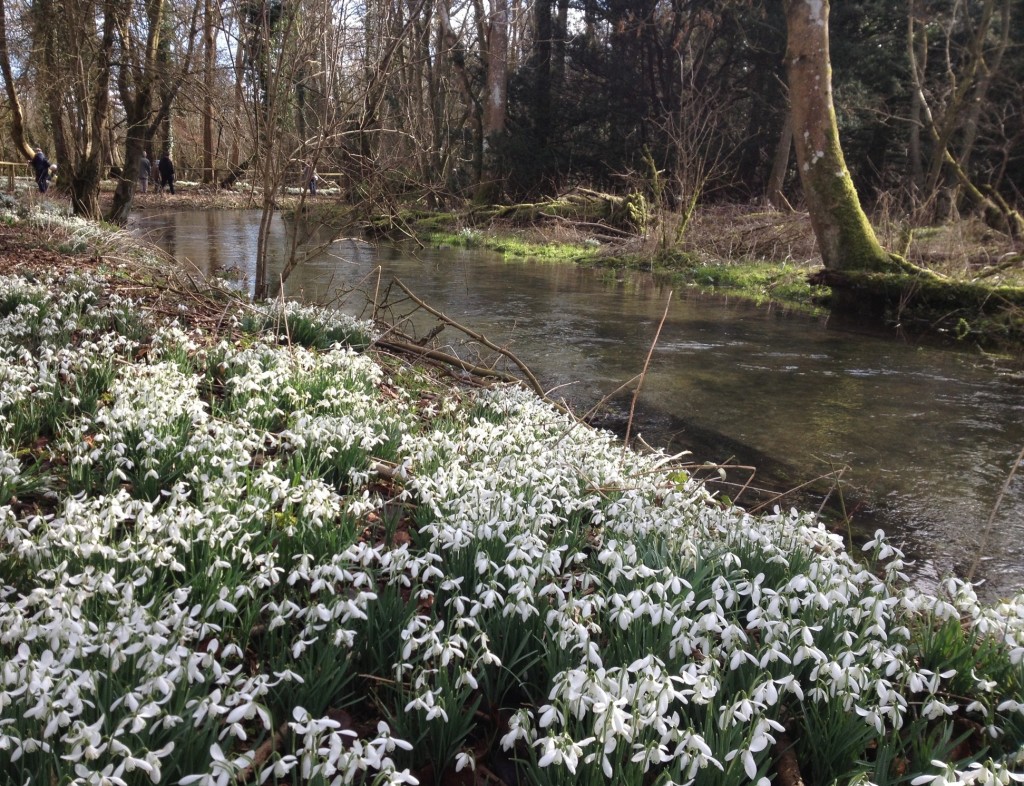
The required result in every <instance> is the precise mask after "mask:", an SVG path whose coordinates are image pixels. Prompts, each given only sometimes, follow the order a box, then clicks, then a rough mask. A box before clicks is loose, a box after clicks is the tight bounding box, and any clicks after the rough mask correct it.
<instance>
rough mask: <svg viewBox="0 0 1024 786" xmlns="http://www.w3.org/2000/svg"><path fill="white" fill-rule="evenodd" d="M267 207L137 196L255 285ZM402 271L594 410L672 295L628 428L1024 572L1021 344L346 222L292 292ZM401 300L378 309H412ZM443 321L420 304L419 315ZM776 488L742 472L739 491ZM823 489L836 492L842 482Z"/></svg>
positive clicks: (1014, 574) (932, 559)
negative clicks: (861, 327)
mask: <svg viewBox="0 0 1024 786" xmlns="http://www.w3.org/2000/svg"><path fill="white" fill-rule="evenodd" d="M258 224H259V215H258V213H255V212H253V211H178V212H173V211H160V212H145V213H141V214H139V215H137V216H136V218H135V219H134V220H133V224H132V227H133V231H134V232H136V233H137V234H139V235H142V236H145V237H147V238H149V239H150V240H152V241H154V242H155V243H157V244H158V245H161V246H162V247H163V248H164V249H165V250H167V251H168V252H170V253H171V254H172V255H174V256H175V257H176V258H178V259H179V260H182V262H183V263H185V261H186V260H187V261H188V262H189V263H191V264H193V265H195V266H196V267H197V268H198V270H199V271H200V272H201V273H202V274H204V275H223V274H224V273H225V271H226V272H227V273H228V274H230V275H234V276H235V277H236V278H237V280H238V282H239V286H241V287H245V286H249V285H251V282H252V277H253V271H254V259H255V254H256V231H257V227H258ZM288 227H289V225H288V224H287V223H286V222H285V221H283V220H282V219H281V218H280V217H275V224H274V227H273V239H274V244H275V250H274V253H273V255H272V259H271V263H270V267H271V270H272V271H280V269H281V266H282V263H281V259H282V258H283V248H284V247H285V244H286V242H287V238H288V236H289V228H288ZM394 278H398V279H400V280H401V281H402V282H404V283H405V284H406V286H408V287H409V289H411V290H412V291H413V292H415V293H416V294H417V296H419V297H420V298H422V299H423V300H424V301H426V302H427V303H429V304H430V305H431V306H433V307H434V308H436V309H439V310H441V311H443V312H444V313H445V314H446V315H447V316H449V317H450V318H452V319H454V320H456V321H457V322H459V323H460V324H463V325H466V326H467V327H469V328H472V329H473V330H475V331H478V332H479V333H482V334H484V335H485V336H486V337H487V338H488V339H490V340H491V341H493V342H494V343H495V344H498V345H500V346H503V347H506V348H507V349H509V350H510V351H512V352H514V353H515V354H516V355H517V356H518V357H520V358H521V359H522V360H523V361H524V362H525V363H527V365H529V367H530V368H531V370H532V371H533V372H534V373H535V375H536V376H537V377H538V378H539V379H540V381H541V382H542V384H543V385H544V387H545V388H546V389H548V390H552V391H554V393H553V395H554V396H555V397H560V398H564V399H565V400H566V401H567V402H569V403H570V404H571V405H572V406H573V408H574V409H575V410H576V411H577V412H580V413H582V412H587V411H589V410H590V409H591V408H592V407H594V406H595V405H598V404H600V406H599V414H598V415H597V417H596V420H597V421H598V422H599V423H600V422H606V423H607V424H608V425H610V426H614V427H617V428H618V429H619V430H620V431H621V430H622V428H623V427H624V426H625V424H626V422H627V420H628V412H629V407H630V401H629V396H628V395H626V394H622V393H620V394H618V395H611V396H610V394H612V393H613V391H615V390H616V389H617V388H619V387H620V386H621V385H623V383H626V382H628V381H629V380H631V379H632V378H634V377H635V376H636V375H638V374H640V372H641V370H642V369H643V366H644V361H645V358H646V356H647V354H648V350H649V348H650V346H651V344H652V341H653V339H654V337H655V334H656V333H657V331H658V327H659V323H660V322H661V319H662V314H663V313H664V311H665V308H666V303H667V302H669V301H670V302H669V307H668V313H667V317H666V319H665V322H664V326H663V327H662V329H661V333H660V336H659V338H658V341H657V344H656V347H655V349H654V352H653V354H652V356H651V362H650V367H649V369H648V371H647V374H646V375H645V377H644V379H643V385H642V389H641V394H640V396H639V399H638V402H637V408H636V414H635V416H634V419H633V422H632V424H631V427H632V433H633V434H634V435H636V434H639V435H640V436H641V437H642V438H643V439H644V440H645V441H647V442H648V443H649V444H651V445H654V446H658V447H663V448H665V449H666V450H669V451H670V452H677V451H682V450H687V449H688V450H690V451H692V455H691V456H690V457H689V458H691V459H692V460H694V461H698V462H704V461H709V462H722V463H726V462H728V463H734V464H743V465H755V466H757V467H759V469H758V472H757V474H756V475H755V476H754V480H753V483H752V485H753V486H759V485H775V486H780V487H783V488H791V487H793V486H796V485H797V484H799V483H801V482H803V481H807V480H810V479H812V478H815V477H818V476H824V475H830V474H833V473H837V472H841V475H842V481H843V484H842V489H843V492H842V503H843V504H844V505H845V507H846V509H847V511H848V512H850V513H851V518H852V521H853V522H854V524H855V525H856V527H857V528H859V529H860V530H863V529H865V528H866V529H871V528H873V527H875V526H880V527H882V528H884V529H885V530H886V531H887V532H888V533H889V534H890V536H891V537H892V538H893V539H894V541H895V542H896V543H897V544H899V545H901V546H902V547H903V548H904V550H905V551H906V552H907V554H908V555H909V556H910V557H911V558H912V559H913V560H914V565H913V568H912V571H911V572H912V575H913V576H914V579H915V581H917V582H919V583H920V584H922V585H923V586H925V587H932V586H934V585H935V584H936V582H938V581H940V580H941V579H942V578H944V577H946V576H949V575H959V576H964V575H966V574H967V572H968V571H969V570H971V567H972V565H974V563H975V562H977V565H976V566H975V572H974V578H975V580H976V581H980V582H981V586H980V588H979V594H981V595H982V596H983V597H986V598H988V599H995V598H997V597H1001V596H1005V595H1007V594H1009V593H1011V592H1014V591H1017V590H1020V589H1021V588H1024V467H1021V468H1020V470H1021V471H1019V472H1018V473H1016V475H1015V476H1014V477H1013V478H1012V480H1011V481H1010V482H1009V483H1008V484H1007V478H1008V477H1009V476H1010V473H1011V470H1012V469H1013V465H1014V462H1015V461H1016V459H1017V457H1018V455H1019V454H1020V452H1021V448H1022V447H1024V371H1022V369H1021V367H1020V365H1019V364H1017V363H1015V362H1012V361H1009V360H1006V359H1000V358H993V357H988V356H983V355H980V354H978V353H976V352H971V351H961V350H956V349H950V348H942V347H935V346H929V345H925V344H922V343H919V342H916V341H914V340H910V339H898V338H893V337H892V336H890V335H886V336H881V335H873V334H870V333H866V332H863V331H857V330H852V329H848V328H845V327H843V326H841V325H837V324H836V323H834V322H833V321H831V320H829V319H828V318H825V317H808V316H806V315H799V314H794V313H789V312H786V311H784V310H780V309H778V308H768V307H758V306H753V305H751V304H749V303H747V302H744V301H738V300H735V299H732V300H730V299H726V298H720V297H707V296H701V295H698V294H696V293H694V292H692V291H689V290H682V291H676V292H674V293H672V294H671V297H670V288H669V287H668V286H667V285H665V284H664V283H660V282H659V281H657V280H656V279H655V278H653V277H652V276H650V275H648V274H643V273H610V272H608V271H594V270H584V269H580V268H576V267H574V266H571V265H558V264H544V263H538V262H530V261H522V260H516V261H508V262H506V261H504V260H503V259H502V258H501V257H500V256H498V255H496V254H493V253H489V252H484V251H478V250H464V249H418V250H416V249H408V248H395V247H389V246H381V247H377V246H374V245H370V244H368V243H365V242H363V241H361V240H357V239H343V240H340V241H336V242H334V243H331V244H330V245H329V246H327V247H326V249H325V251H324V252H322V253H319V254H317V255H316V256H314V257H312V258H311V259H309V260H308V261H307V262H304V263H303V264H302V265H301V266H300V267H299V268H298V269H297V270H296V271H295V273H294V274H293V275H292V276H291V277H290V278H289V280H288V282H287V286H286V294H287V295H289V296H291V297H297V298H302V299H305V300H307V301H310V302H319V303H327V302H330V303H332V304H334V305H336V306H337V307H338V308H341V309H343V310H346V311H348V312H350V313H353V314H357V315H368V312H367V308H366V303H367V301H368V300H369V301H370V302H374V301H376V302H377V303H381V302H383V294H382V293H383V292H384V291H385V290H386V289H387V287H388V284H389V283H390V282H391V280H392V279H394ZM392 300H395V298H394V297H392ZM408 310H409V309H408V303H406V304H405V305H404V306H401V307H398V308H394V309H390V310H389V311H388V313H387V314H385V316H389V317H391V318H393V319H396V320H401V319H402V318H403V316H404V315H405V313H406V312H407V311H408ZM435 323H436V320H434V319H429V318H424V317H423V316H422V315H421V316H418V317H417V318H416V320H415V324H414V325H413V326H412V327H410V328H409V330H411V331H419V332H420V333H422V332H424V331H426V330H427V329H429V327H430V326H432V325H434V324H435ZM464 338H465V337H464V336H462V335H461V334H457V331H455V330H454V329H453V328H450V327H449V328H446V329H445V330H444V331H443V332H442V333H441V334H440V336H439V337H438V341H439V342H440V343H441V344H442V346H443V345H444V344H445V342H446V341H448V342H450V345H449V347H448V348H449V349H450V350H452V351H455V352H458V353H459V354H460V355H462V356H467V353H468V352H469V351H470V349H469V347H468V346H467V345H466V343H465V341H464ZM609 396H610V397H609ZM601 402H603V404H602V403H601ZM749 474H750V472H749V471H747V470H740V469H731V470H728V471H727V481H729V482H730V483H731V484H734V485H728V486H725V487H723V493H729V494H730V495H736V494H737V492H739V490H740V487H741V486H742V485H743V484H744V483H745V481H746V480H747V477H748V476H749ZM818 485H819V486H820V485H821V484H818ZM1004 487H1005V488H1004ZM768 498H770V497H765V496H764V495H762V496H760V497H757V498H755V497H754V496H753V493H752V492H751V491H750V490H747V491H744V492H742V496H740V497H739V498H738V501H739V502H741V503H743V502H746V503H747V504H750V503H751V502H752V501H756V500H757V499H760V500H764V499H768ZM811 499H813V498H811ZM829 501H830V502H831V503H833V507H834V503H836V502H838V501H839V494H838V493H836V492H833V493H832V494H831V495H830V497H829ZM997 501H998V504H997ZM802 502H803V504H808V498H803V499H802ZM782 504H783V505H788V504H790V503H789V501H788V498H786V499H784V500H782ZM993 512H994V515H993Z"/></svg>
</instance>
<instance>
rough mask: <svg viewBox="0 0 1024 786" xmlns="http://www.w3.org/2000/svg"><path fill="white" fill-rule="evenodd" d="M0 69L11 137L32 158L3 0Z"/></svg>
mask: <svg viewBox="0 0 1024 786" xmlns="http://www.w3.org/2000/svg"><path fill="white" fill-rule="evenodd" d="M0 71H2V72H3V77H4V88H5V89H6V90H7V105H8V108H9V110H10V112H11V139H12V141H13V142H14V146H15V147H16V148H18V152H20V153H21V154H22V155H23V156H24V157H25V158H32V156H34V155H35V151H34V150H33V149H32V146H31V145H30V144H29V143H28V142H27V141H26V140H25V114H24V112H23V111H22V108H21V101H20V100H18V91H17V89H16V87H15V84H14V73H13V72H12V71H11V56H10V54H9V53H8V51H7V9H6V7H5V2H4V0H0Z"/></svg>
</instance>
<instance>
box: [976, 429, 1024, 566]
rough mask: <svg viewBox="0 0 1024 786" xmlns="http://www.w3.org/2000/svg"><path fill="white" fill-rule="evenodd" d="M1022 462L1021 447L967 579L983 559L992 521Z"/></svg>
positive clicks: (1023, 459) (1023, 449) (1023, 456)
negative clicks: (982, 554)
mask: <svg viewBox="0 0 1024 786" xmlns="http://www.w3.org/2000/svg"><path fill="white" fill-rule="evenodd" d="M1021 462H1024V448H1021V450H1020V453H1019V454H1018V456H1017V460H1016V461H1014V462H1013V467H1012V469H1010V474H1009V475H1007V476H1006V482H1005V483H1003V488H1002V489H1001V490H1000V492H999V496H998V497H997V498H996V504H995V505H994V506H993V507H992V515H990V516H989V517H988V521H987V522H986V523H985V528H984V529H982V531H981V539H980V540H979V541H978V550H977V552H976V553H975V554H974V561H973V562H971V567H970V569H969V570H968V571H967V580H968V581H973V580H974V571H976V570H977V569H978V563H979V562H980V561H981V552H982V551H984V550H985V547H986V545H987V544H988V535H989V532H991V531H992V522H993V521H995V520H996V512H997V511H998V510H999V506H1000V505H1001V504H1002V502H1003V497H1005V496H1006V490H1007V489H1008V488H1010V483H1011V482H1012V481H1013V477H1014V475H1016V474H1017V468H1018V467H1020V465H1021Z"/></svg>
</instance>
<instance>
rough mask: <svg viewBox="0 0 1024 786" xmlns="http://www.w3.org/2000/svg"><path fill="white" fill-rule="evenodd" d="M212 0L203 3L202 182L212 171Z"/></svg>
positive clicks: (214, 58) (214, 61)
mask: <svg viewBox="0 0 1024 786" xmlns="http://www.w3.org/2000/svg"><path fill="white" fill-rule="evenodd" d="M213 9H214V4H213V2H212V0H204V3H203V182H204V183H212V182H213V181H214V179H215V177H214V171H213V167H214V164H213V90H214V86H215V81H214V78H215V76H216V67H217V50H216V41H215V40H214V35H213V13H214V12H213Z"/></svg>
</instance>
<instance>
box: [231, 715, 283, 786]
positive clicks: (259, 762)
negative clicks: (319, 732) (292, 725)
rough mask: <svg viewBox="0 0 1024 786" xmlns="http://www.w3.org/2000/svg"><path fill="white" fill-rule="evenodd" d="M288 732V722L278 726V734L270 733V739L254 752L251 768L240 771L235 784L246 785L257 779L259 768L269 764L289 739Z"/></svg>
mask: <svg viewBox="0 0 1024 786" xmlns="http://www.w3.org/2000/svg"><path fill="white" fill-rule="evenodd" d="M288 731H289V726H288V723H287V722H286V723H282V724H281V725H280V726H278V727H277V731H276V732H273V731H272V732H271V733H270V737H268V738H267V739H266V740H265V741H264V742H263V744H262V745H260V746H259V747H258V748H257V749H256V750H255V751H254V752H253V757H252V761H251V762H250V763H249V766H248V767H246V768H245V769H244V770H241V771H239V773H238V775H237V776H236V777H235V782H236V783H242V784H245V783H248V782H249V781H251V780H252V779H253V778H254V777H255V775H256V771H257V770H259V768H260V767H262V766H263V765H264V764H265V763H266V762H267V759H269V758H270V757H271V756H272V755H273V754H274V752H275V751H277V750H278V749H279V748H280V747H281V745H282V744H283V743H284V741H285V740H286V739H288Z"/></svg>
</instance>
